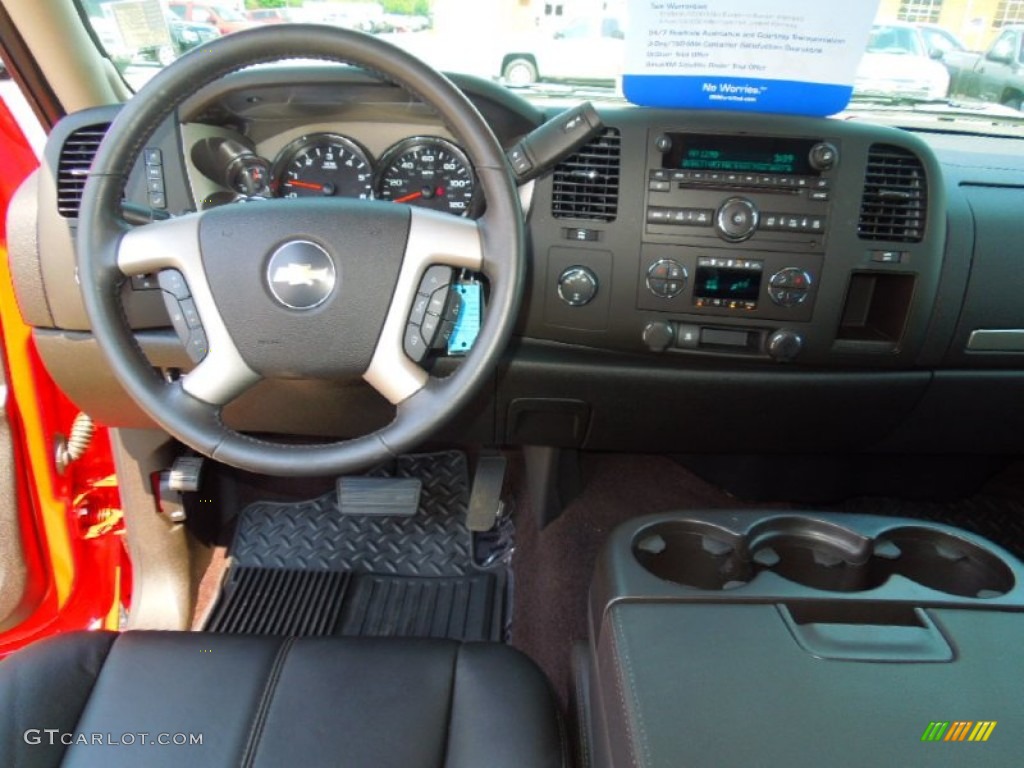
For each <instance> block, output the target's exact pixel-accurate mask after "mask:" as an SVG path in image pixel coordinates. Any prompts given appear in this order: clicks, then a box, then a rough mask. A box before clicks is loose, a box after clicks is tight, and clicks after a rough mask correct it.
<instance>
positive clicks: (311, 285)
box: [267, 240, 338, 311]
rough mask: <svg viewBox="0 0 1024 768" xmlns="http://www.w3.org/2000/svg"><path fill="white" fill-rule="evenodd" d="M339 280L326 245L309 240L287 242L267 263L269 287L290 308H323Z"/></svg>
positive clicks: (301, 309)
mask: <svg viewBox="0 0 1024 768" xmlns="http://www.w3.org/2000/svg"><path fill="white" fill-rule="evenodd" d="M337 282H338V277H337V272H336V270H335V267H334V261H333V260H332V259H331V257H330V256H329V255H328V254H327V251H325V250H324V249H323V248H321V247H320V246H319V245H317V244H316V243H311V242H309V241H308V240H293V241H291V242H290V243H285V244H284V245H282V246H281V247H280V248H278V249H277V250H276V251H274V254H273V255H272V256H271V257H270V261H269V262H268V263H267V287H268V288H269V289H270V294H271V295H272V296H273V297H274V298H275V299H276V300H277V302H278V303H279V304H281V305H282V306H284V307H287V308H288V309H295V310H300V311H304V310H308V309H313V308H314V307H319V306H320V305H321V304H323V303H324V302H325V301H327V299H328V297H330V295H331V294H332V293H333V292H334V288H335V286H336V284H337Z"/></svg>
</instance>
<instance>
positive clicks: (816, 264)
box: [525, 111, 945, 366]
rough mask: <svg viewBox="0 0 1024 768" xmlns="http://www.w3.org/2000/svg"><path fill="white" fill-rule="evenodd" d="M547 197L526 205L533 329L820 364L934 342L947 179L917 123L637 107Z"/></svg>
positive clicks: (558, 336) (653, 347) (910, 355)
mask: <svg viewBox="0 0 1024 768" xmlns="http://www.w3.org/2000/svg"><path fill="white" fill-rule="evenodd" d="M548 192H549V189H548V187H546V186H545V187H542V188H539V189H538V190H537V195H536V198H535V200H534V204H533V211H532V213H531V232H532V233H533V235H534V238H535V247H534V255H535V260H537V263H535V267H537V268H536V269H535V271H534V278H533V279H534V285H533V289H532V291H531V295H532V296H534V297H544V298H543V300H544V304H543V313H542V316H541V313H538V312H536V311H531V312H530V317H529V325H528V327H527V328H526V329H525V330H526V335H528V336H530V337H533V338H545V339H551V340H554V341H561V342H569V343H579V344H583V345H586V346H590V347H600V348H605V349H616V350H623V351H635V352H643V353H654V354H657V355H663V356H666V359H667V358H668V357H669V356H671V357H676V358H677V359H685V358H686V357H693V356H703V357H705V358H712V357H723V356H725V357H731V358H736V359H739V358H746V359H748V360H752V361H757V360H762V361H764V362H770V361H773V360H774V361H777V362H792V361H796V362H800V363H806V364H810V365H819V366H821V365H829V364H832V365H846V366H849V364H850V362H851V360H850V357H851V355H853V356H856V357H857V358H859V359H860V360H861V361H863V364H864V365H878V364H881V365H884V366H893V365H896V366H899V365H900V364H903V365H906V364H907V363H908V361H910V360H913V359H914V357H916V354H917V352H918V351H919V348H920V346H921V345H922V343H923V341H924V336H925V333H926V331H927V325H928V320H929V318H930V317H931V313H932V308H933V305H934V302H935V300H936V293H937V289H938V284H939V274H940V270H941V266H942V249H943V246H944V242H945V220H944V217H943V216H942V215H941V214H940V213H939V212H940V211H941V210H942V208H941V206H942V202H943V196H942V184H941V175H940V173H939V170H938V166H937V163H936V162H935V159H934V157H933V156H932V154H931V152H930V150H929V149H928V148H927V147H926V146H925V145H924V144H923V143H921V142H919V140H918V139H917V138H916V137H914V136H912V135H910V134H907V133H906V132H898V131H892V130H890V129H886V128H881V127H879V126H866V125H859V124H852V123H846V122H843V121H837V120H809V119H801V118H782V117H778V118H772V117H769V116H764V115H760V116H758V117H757V119H756V120H751V119H748V118H747V117H745V116H743V115H728V116H725V115H715V114H699V113H698V114H687V116H686V120H685V122H683V121H680V120H679V117H678V115H675V114H673V113H657V112H651V111H634V112H631V113H623V114H622V116H621V117H620V118H619V120H618V122H617V124H615V127H614V128H612V129H611V130H610V132H609V133H607V134H606V135H605V136H604V137H601V138H600V139H597V140H595V142H593V143H592V144H591V145H590V146H588V147H586V148H584V150H582V151H581V153H580V154H579V155H578V156H576V157H575V158H573V159H572V160H570V161H567V162H566V163H564V164H563V165H562V166H560V167H559V168H558V169H556V171H555V176H554V179H553V183H552V185H551V188H550V194H551V196H550V199H548V198H547V194H548ZM545 262H546V264H545ZM545 267H546V268H545Z"/></svg>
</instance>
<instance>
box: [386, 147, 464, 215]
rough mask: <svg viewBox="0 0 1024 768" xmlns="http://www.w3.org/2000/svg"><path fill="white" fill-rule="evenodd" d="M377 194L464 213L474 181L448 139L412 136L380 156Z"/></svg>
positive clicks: (460, 153) (456, 213)
mask: <svg viewBox="0 0 1024 768" xmlns="http://www.w3.org/2000/svg"><path fill="white" fill-rule="evenodd" d="M378 173H379V179H378V181H377V197H379V198H380V199H381V200H391V201H392V202H395V203H408V204H410V205H418V206H422V207H424V208H433V209H434V210H438V211H444V212H446V213H453V214H455V215H456V216H466V215H468V214H469V213H470V211H471V210H472V204H473V194H474V191H475V187H476V185H475V183H474V180H473V169H472V167H471V166H470V164H469V160H468V159H467V158H466V155H465V154H464V153H463V152H462V150H460V149H459V148H458V147H456V146H455V145H454V144H452V143H451V142H450V141H445V140H444V139H438V138H435V137H427V138H423V137H415V138H411V139H406V140H405V141H401V142H399V143H398V144H396V145H395V146H393V147H391V149H389V150H388V151H387V152H385V153H384V156H383V157H382V158H381V162H380V170H379V172H378Z"/></svg>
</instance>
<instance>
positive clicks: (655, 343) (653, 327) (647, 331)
mask: <svg viewBox="0 0 1024 768" xmlns="http://www.w3.org/2000/svg"><path fill="white" fill-rule="evenodd" d="M675 340H676V332H675V329H674V328H673V327H672V324H671V323H666V322H665V321H664V320H657V321H655V322H653V323H648V324H647V326H646V327H645V328H644V344H646V345H647V348H648V349H649V350H651V351H652V352H664V351H665V350H666V349H668V348H669V347H670V346H672V342H674V341H675Z"/></svg>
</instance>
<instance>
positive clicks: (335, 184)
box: [274, 133, 373, 200]
mask: <svg viewBox="0 0 1024 768" xmlns="http://www.w3.org/2000/svg"><path fill="white" fill-rule="evenodd" d="M275 170H276V173H275V174H274V178H275V180H276V185H277V194H278V196H280V197H358V198H362V199H364V200H367V199H369V198H372V197H373V167H372V166H371V164H370V160H369V158H368V157H367V155H366V152H365V151H364V150H363V149H362V147H360V146H359V145H358V144H356V143H355V142H354V141H352V140H351V139H349V138H346V137H344V136H338V135H336V134H332V133H317V134H313V135H311V136H303V137H302V138H301V139H297V140H296V141H293V142H292V143H291V144H289V145H288V146H287V147H285V148H284V149H283V150H281V154H280V155H279V159H278V162H277V167H276V169H275Z"/></svg>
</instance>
